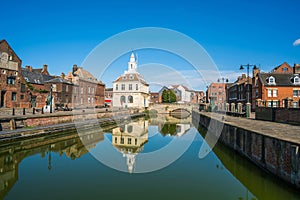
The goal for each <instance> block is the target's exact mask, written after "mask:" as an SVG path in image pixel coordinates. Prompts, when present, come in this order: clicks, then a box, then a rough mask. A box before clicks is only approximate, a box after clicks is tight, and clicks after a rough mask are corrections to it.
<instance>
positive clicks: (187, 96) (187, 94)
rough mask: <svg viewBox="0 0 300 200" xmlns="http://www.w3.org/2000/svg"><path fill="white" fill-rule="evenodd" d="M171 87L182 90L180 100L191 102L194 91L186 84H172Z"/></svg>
mask: <svg viewBox="0 0 300 200" xmlns="http://www.w3.org/2000/svg"><path fill="white" fill-rule="evenodd" d="M169 88H170V89H173V90H174V89H177V90H179V91H180V97H181V98H180V101H182V102H185V103H189V102H191V96H192V92H191V91H190V90H189V89H188V88H187V87H186V86H184V85H171V86H170V87H169Z"/></svg>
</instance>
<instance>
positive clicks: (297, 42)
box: [293, 38, 300, 46]
mask: <svg viewBox="0 0 300 200" xmlns="http://www.w3.org/2000/svg"><path fill="white" fill-rule="evenodd" d="M293 45H294V46H298V45H300V38H299V39H298V40H295V42H294V43H293Z"/></svg>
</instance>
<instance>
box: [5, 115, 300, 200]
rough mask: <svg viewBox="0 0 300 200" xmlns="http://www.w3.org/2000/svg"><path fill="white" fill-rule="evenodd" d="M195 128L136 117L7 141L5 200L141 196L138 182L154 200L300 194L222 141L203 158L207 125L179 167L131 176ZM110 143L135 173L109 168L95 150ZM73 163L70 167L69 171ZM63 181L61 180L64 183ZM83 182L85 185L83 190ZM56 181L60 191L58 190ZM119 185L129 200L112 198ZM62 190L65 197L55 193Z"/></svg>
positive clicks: (165, 118)
mask: <svg viewBox="0 0 300 200" xmlns="http://www.w3.org/2000/svg"><path fill="white" fill-rule="evenodd" d="M193 132H196V133H198V132H197V130H196V129H195V127H193V125H192V123H191V119H190V118H189V119H183V120H182V119H176V118H172V117H170V116H158V117H157V118H154V119H153V118H151V119H149V120H138V121H133V122H131V123H128V124H124V125H121V126H119V127H114V128H113V129H111V130H107V131H105V132H104V133H103V132H99V130H86V131H85V134H81V136H80V137H78V135H77V134H76V132H74V131H70V132H68V133H66V132H65V133H60V134H56V135H52V136H50V135H49V136H45V137H40V138H33V139H28V140H24V141H16V142H9V143H2V144H0V199H3V198H8V199H20V198H24V199H31V198H32V197H35V198H36V197H46V195H47V198H49V199H58V198H59V199H67V198H71V196H69V195H70V194H72V195H73V196H72V198H73V199H83V198H85V195H87V196H88V197H90V198H93V199H97V198H99V197H101V198H104V199H120V198H123V199H127V198H131V199H134V198H132V195H131V194H132V193H131V192H132V191H133V190H132V185H134V192H135V194H136V196H137V197H140V196H143V198H144V199H154V198H156V197H157V194H159V199H170V198H172V199H183V198H185V199H198V198H200V199H300V195H299V193H298V192H297V191H296V190H295V189H292V188H290V187H289V186H287V185H286V184H285V183H282V182H281V181H279V180H278V179H276V178H274V177H273V176H271V175H269V174H267V173H266V172H264V171H262V170H260V169H259V168H257V167H256V166H255V165H253V164H252V163H250V162H249V161H248V160H246V159H244V158H243V157H241V156H239V155H238V154H236V153H235V152H234V151H232V150H231V149H228V148H227V147H225V146H223V145H221V144H217V145H216V147H215V148H214V150H213V152H211V153H210V154H209V155H208V156H207V157H206V158H205V159H199V158H198V151H199V148H200V146H201V144H202V142H205V141H204V140H203V138H204V136H205V132H204V131H202V130H200V132H201V133H202V135H200V134H199V133H198V135H197V138H196V140H195V141H194V142H193V144H192V145H191V147H190V148H189V149H188V151H187V152H186V153H185V154H184V155H183V156H182V157H181V158H180V159H178V160H177V161H176V162H174V163H173V164H172V165H170V166H168V167H166V168H164V169H162V170H159V171H155V172H152V173H148V174H147V173H146V174H139V175H134V174H131V173H133V172H134V171H135V170H136V168H137V167H140V166H141V164H142V163H141V162H142V160H139V156H140V155H141V154H142V153H145V152H148V151H155V150H157V149H160V148H162V147H163V146H164V145H165V144H167V143H169V142H170V141H171V140H174V139H177V140H181V139H182V138H184V137H185V136H187V135H189V134H191V133H193ZM104 144H108V145H109V146H108V147H107V148H111V149H112V150H114V151H115V153H116V154H117V155H118V156H119V157H112V156H111V154H109V153H107V151H105V152H103V151H101V152H102V153H103V154H109V155H107V156H108V157H112V159H115V158H117V159H119V161H121V163H122V164H123V165H124V167H125V170H126V171H128V172H129V173H122V172H118V171H115V170H112V169H110V168H108V167H105V166H104V165H101V164H99V162H98V161H97V160H95V159H94V158H93V157H92V156H91V155H90V154H89V153H88V152H89V151H93V150H97V149H99V148H100V147H101V146H103V145H104ZM101 150H103V149H101ZM176 150H177V149H173V151H176ZM26 158H27V159H26ZM30 158H34V159H35V160H32V159H30ZM25 160H26V161H25ZM41 160H42V162H40V161H41ZM70 162H71V163H72V164H70ZM21 163H23V165H21ZM24 163H26V164H24ZM150 163H151V162H150ZM68 164H70V165H68ZM35 165H37V166H40V165H41V167H42V168H43V169H42V170H40V171H37V170H36V169H35V168H34V166H35ZM66 165H67V166H69V167H66V168H64V167H63V166H66ZM28 174H29V175H28ZM25 175H28V176H27V177H25ZM37 177H38V178H37ZM61 177H63V178H61ZM26 178H27V179H26ZM58 179H59V180H61V181H60V182H59V183H58V182H57V180H58ZM74 180H75V181H74ZM78 180H80V181H81V182H82V183H84V184H81V186H80V187H78V185H79V184H78ZM26 181H27V182H26ZM28 182H29V183H30V187H32V188H35V187H37V186H38V187H39V189H38V190H34V193H35V194H32V196H30V195H31V193H30V192H27V190H28V187H29V186H28ZM26 183H27V184H26ZM44 184H45V185H44ZM47 184H48V185H47ZM56 185H57V188H53V187H55V186H56ZM162 186H163V187H162ZM48 188H53V190H52V191H54V192H52V193H51V194H48V193H47V194H46V193H45V191H48ZM77 188H78V189H77ZM90 188H94V190H91V189H90ZM99 188H105V190H99ZM116 188H118V190H119V193H118V194H123V195H122V197H121V196H115V197H114V196H113V195H112V194H114V193H115V189H116ZM145 188H151V190H145ZM9 191H10V192H9ZM86 191H88V194H86V193H87V192H86ZM128 191H130V192H129V193H128ZM216 191H217V192H216ZM56 193H59V195H57V196H55V194H56ZM127 194H128V195H127ZM33 195H36V196H33ZM154 195H155V196H154ZM48 196H49V197H48Z"/></svg>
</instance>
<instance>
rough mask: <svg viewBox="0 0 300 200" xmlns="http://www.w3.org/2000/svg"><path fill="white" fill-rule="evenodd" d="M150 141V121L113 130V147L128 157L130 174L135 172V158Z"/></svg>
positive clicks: (134, 123)
mask: <svg viewBox="0 0 300 200" xmlns="http://www.w3.org/2000/svg"><path fill="white" fill-rule="evenodd" d="M147 141H148V121H137V122H132V123H130V124H126V125H123V126H120V127H118V128H115V129H113V130H112V145H113V146H114V147H116V148H117V150H118V151H120V152H121V153H122V154H123V157H126V164H127V166H128V171H129V173H132V172H133V168H134V164H135V157H136V156H137V155H138V153H139V152H141V151H143V149H144V147H143V145H144V144H145V143H146V142H147Z"/></svg>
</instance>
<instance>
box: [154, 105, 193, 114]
mask: <svg viewBox="0 0 300 200" xmlns="http://www.w3.org/2000/svg"><path fill="white" fill-rule="evenodd" d="M193 108H198V105H197V104H179V103H157V104H151V105H150V106H149V110H156V111H157V113H159V114H172V113H173V114H178V113H189V114H191V113H192V110H193Z"/></svg>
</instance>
